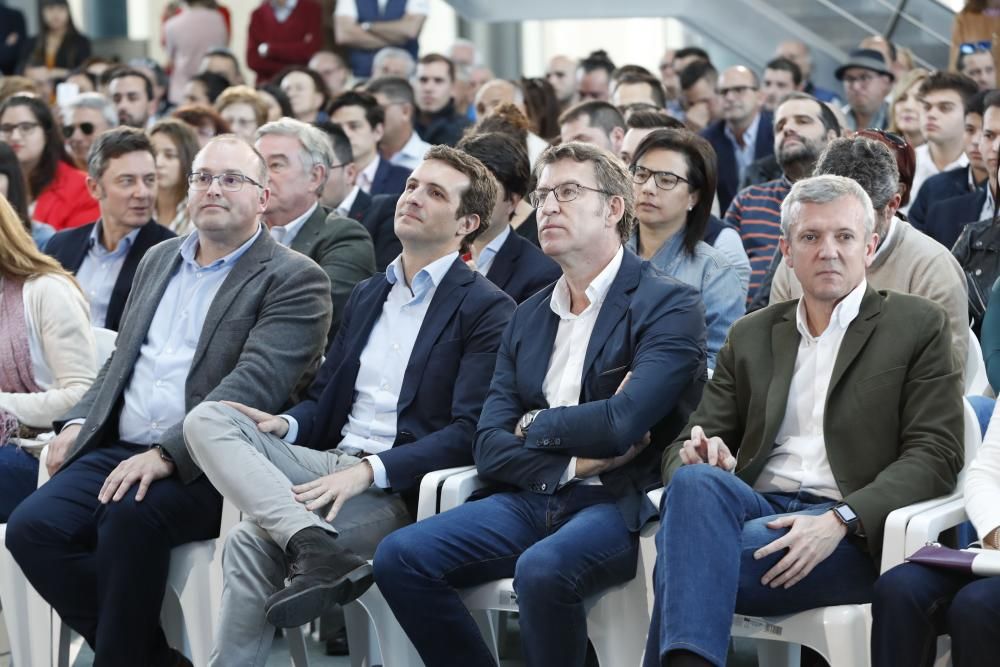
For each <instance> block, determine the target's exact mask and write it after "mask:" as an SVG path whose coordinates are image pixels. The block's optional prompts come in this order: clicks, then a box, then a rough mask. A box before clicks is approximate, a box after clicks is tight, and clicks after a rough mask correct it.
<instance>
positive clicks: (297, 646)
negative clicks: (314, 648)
mask: <svg viewBox="0 0 1000 667" xmlns="http://www.w3.org/2000/svg"><path fill="white" fill-rule="evenodd" d="M308 632H309V626H308V625H306V626H303V627H300V628H285V643H286V644H287V645H288V655H289V657H291V659H292V667H309V653H308V651H306V633H308Z"/></svg>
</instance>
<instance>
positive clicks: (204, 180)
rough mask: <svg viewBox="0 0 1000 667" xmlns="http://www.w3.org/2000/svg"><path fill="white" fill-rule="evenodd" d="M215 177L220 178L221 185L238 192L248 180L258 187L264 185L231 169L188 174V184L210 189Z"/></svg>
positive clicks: (198, 188) (197, 187)
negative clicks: (218, 172)
mask: <svg viewBox="0 0 1000 667" xmlns="http://www.w3.org/2000/svg"><path fill="white" fill-rule="evenodd" d="M215 179H219V187H221V188H222V189H223V190H228V191H229V192H238V191H239V190H240V189H242V188H243V184H244V183H246V182H250V183H253V184H254V185H256V186H257V187H258V188H263V187H264V186H263V185H261V184H260V183H258V182H257V181H255V180H253V179H252V178H250V177H249V176H244V175H243V174H238V173H235V172H230V171H227V172H225V173H222V174H214V175H213V174H209V173H207V172H204V171H196V172H194V173H192V174H191V175H190V176H188V185H190V186H191V189H192V190H208V189H209V188H210V187H212V181H214V180H215Z"/></svg>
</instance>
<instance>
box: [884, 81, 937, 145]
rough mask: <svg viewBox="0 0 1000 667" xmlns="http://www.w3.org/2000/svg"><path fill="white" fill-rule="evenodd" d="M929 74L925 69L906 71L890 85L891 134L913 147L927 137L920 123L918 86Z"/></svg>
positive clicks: (920, 107) (920, 106) (922, 142)
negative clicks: (896, 135)
mask: <svg viewBox="0 0 1000 667" xmlns="http://www.w3.org/2000/svg"><path fill="white" fill-rule="evenodd" d="M929 75H930V72H928V71H927V70H925V69H920V68H918V69H914V70H910V71H909V72H907V73H906V74H905V75H904V76H903V77H901V78H900V79H899V81H897V82H896V84H895V85H894V86H893V87H892V92H891V93H889V127H888V128H886V129H888V130H889V131H890V132H892V133H893V134H898V135H899V136H901V137H903V138H904V139H906V143H908V144H910V145H911V146H913V147H914V148H917V147H918V146H923V145H924V143H925V142H926V141H927V139H926V138H925V137H924V128H923V125H922V123H921V118H920V116H921V112H922V111H923V109H922V105H921V103H920V86H921V84H923V82H924V81H926V80H927V77H928V76H929Z"/></svg>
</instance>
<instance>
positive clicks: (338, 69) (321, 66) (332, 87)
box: [306, 51, 351, 97]
mask: <svg viewBox="0 0 1000 667" xmlns="http://www.w3.org/2000/svg"><path fill="white" fill-rule="evenodd" d="M306 67H308V68H309V69H311V70H312V71H314V72H316V73H317V74H319V75H320V77H322V78H323V83H325V84H326V90H327V92H328V93H330V96H331V97H336V96H337V95H340V94H341V93H342V92H344V91H345V90H347V81H348V79H350V77H351V70H350V68H349V67H348V66H347V63H346V62H345V61H344V58H343V56H341V55H340V54H339V53H337V52H336V51H317V52H316V53H314V54H313V57H312V58H310V59H309V63H308V64H307V65H306Z"/></svg>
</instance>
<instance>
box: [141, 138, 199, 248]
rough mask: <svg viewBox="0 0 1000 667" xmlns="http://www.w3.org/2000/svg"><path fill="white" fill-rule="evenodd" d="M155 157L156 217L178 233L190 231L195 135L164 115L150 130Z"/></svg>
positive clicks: (195, 150)
mask: <svg viewBox="0 0 1000 667" xmlns="http://www.w3.org/2000/svg"><path fill="white" fill-rule="evenodd" d="M149 141H150V142H151V143H152V144H153V151H154V155H155V157H156V184H157V189H156V193H157V194H156V221H157V222H158V223H160V224H161V225H163V226H164V227H166V228H167V229H169V230H170V231H172V232H173V233H174V234H177V235H178V236H184V235H185V234H188V233H189V232H191V231H192V225H191V219H190V218H189V217H188V215H187V190H188V184H187V176H188V174H190V173H191V163H192V162H194V156H195V155H197V154H198V149H199V146H198V137H197V136H196V135H195V133H194V130H192V129H191V126H190V125H188V124H187V123H185V122H183V121H180V120H175V119H173V118H165V119H164V120H161V121H159V122H158V123H156V125H154V126H153V127H152V128H151V129H150V130H149Z"/></svg>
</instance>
